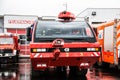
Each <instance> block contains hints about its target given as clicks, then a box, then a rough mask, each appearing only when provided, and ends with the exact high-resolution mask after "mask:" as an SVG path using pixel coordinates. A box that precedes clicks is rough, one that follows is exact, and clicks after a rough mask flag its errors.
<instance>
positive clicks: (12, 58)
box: [0, 33, 19, 64]
mask: <svg viewBox="0 0 120 80" xmlns="http://www.w3.org/2000/svg"><path fill="white" fill-rule="evenodd" d="M18 41H19V40H18V36H17V35H15V34H12V33H1V34H0V63H1V64H2V63H11V62H18V56H19V45H18Z"/></svg>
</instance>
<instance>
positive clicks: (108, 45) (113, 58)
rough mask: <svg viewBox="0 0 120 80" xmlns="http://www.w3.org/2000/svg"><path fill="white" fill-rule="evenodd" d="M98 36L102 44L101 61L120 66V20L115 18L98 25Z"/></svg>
mask: <svg viewBox="0 0 120 80" xmlns="http://www.w3.org/2000/svg"><path fill="white" fill-rule="evenodd" d="M97 37H98V41H99V42H100V45H101V46H102V54H101V57H100V60H99V63H102V62H105V63H109V64H111V65H115V66H118V67H120V51H119V50H120V21H119V20H118V19H115V20H113V21H109V22H106V23H102V24H100V25H99V26H97Z"/></svg>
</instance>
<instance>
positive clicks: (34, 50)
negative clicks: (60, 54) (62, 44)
mask: <svg viewBox="0 0 120 80" xmlns="http://www.w3.org/2000/svg"><path fill="white" fill-rule="evenodd" d="M31 51H32V52H33V53H36V52H46V49H45V48H41V49H31Z"/></svg>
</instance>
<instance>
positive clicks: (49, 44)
mask: <svg viewBox="0 0 120 80" xmlns="http://www.w3.org/2000/svg"><path fill="white" fill-rule="evenodd" d="M31 33H32V34H31ZM27 38H28V40H30V38H31V42H30V50H31V53H30V59H31V69H32V73H34V72H35V73H36V71H39V70H46V69H48V68H51V67H52V68H55V69H59V70H61V69H65V70H66V69H70V71H71V70H76V71H79V72H80V73H81V74H82V75H86V73H87V69H88V68H90V66H92V65H93V64H94V63H96V62H97V61H98V59H99V57H100V51H101V48H100V45H99V43H98V42H97V40H96V36H95V34H94V32H93V29H92V28H91V27H90V25H89V24H88V23H87V21H86V20H83V21H78V20H75V16H74V15H73V14H72V13H70V12H67V11H63V12H61V13H60V14H59V15H58V18H57V20H56V19H48V20H47V19H45V18H41V19H40V20H39V21H38V22H36V23H35V24H34V27H29V28H27ZM33 75H34V74H33Z"/></svg>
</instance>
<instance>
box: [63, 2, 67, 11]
mask: <svg viewBox="0 0 120 80" xmlns="http://www.w3.org/2000/svg"><path fill="white" fill-rule="evenodd" d="M63 6H64V7H65V11H67V2H66V3H65V4H63Z"/></svg>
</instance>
